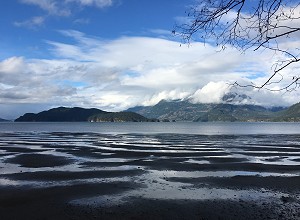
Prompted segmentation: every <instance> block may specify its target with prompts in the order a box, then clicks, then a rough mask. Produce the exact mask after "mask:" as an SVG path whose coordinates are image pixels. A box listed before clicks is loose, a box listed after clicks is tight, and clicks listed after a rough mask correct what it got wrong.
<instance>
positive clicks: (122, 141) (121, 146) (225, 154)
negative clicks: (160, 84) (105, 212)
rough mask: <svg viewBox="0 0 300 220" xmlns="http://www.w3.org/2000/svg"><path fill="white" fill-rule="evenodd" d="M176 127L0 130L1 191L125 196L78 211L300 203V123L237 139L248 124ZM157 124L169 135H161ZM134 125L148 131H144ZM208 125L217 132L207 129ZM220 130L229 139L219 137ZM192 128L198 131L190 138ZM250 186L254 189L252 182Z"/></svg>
mask: <svg viewBox="0 0 300 220" xmlns="http://www.w3.org/2000/svg"><path fill="white" fill-rule="evenodd" d="M146 124H147V125H148V124H149V125H150V128H149V129H150V131H149V132H146V131H145V128H144V130H143V129H142V127H143V126H146ZM175 124H176V123H173V124H172V123H170V124H169V123H168V125H165V124H162V123H144V124H138V123H133V128H131V130H130V129H129V130H126V129H125V130H124V131H123V130H122V128H124V126H125V127H126V126H128V124H114V125H108V127H106V130H105V132H100V131H99V130H98V129H100V130H101V129H103V127H102V126H103V125H102V124H99V125H98V124H97V125H94V124H93V125H92V126H90V124H88V123H82V124H80V123H79V124H76V123H75V124H73V126H70V124H67V125H65V126H63V124H59V123H54V124H52V123H50V124H47V123H45V124H43V123H33V124H27V123H26V124H21V123H17V124H16V127H13V126H14V125H13V123H8V124H6V125H5V124H1V126H2V128H1V129H0V130H1V132H0V187H17V188H18V187H19V188H22V187H29V188H33V189H37V188H45V189H46V188H50V187H56V186H68V187H72V186H76V185H78V184H86V185H87V187H89V184H96V185H97V184H103V183H105V184H108V185H110V184H111V186H112V187H116V185H117V187H119V191H121V192H119V191H118V193H114V194H109V195H106V194H97V193H95V195H92V196H91V195H86V196H83V198H82V196H81V197H80V198H73V199H72V203H74V204H94V205H95V204H96V205H97V204H98V205H99V204H100V205H103V206H107V205H116V204H118V203H122V202H128V201H129V200H130V199H131V198H145V199H159V200H169V199H175V200H176V199H177V200H215V199H219V200H228V199H230V200H245V201H246V200H251V201H259V202H262V201H264V202H266V201H275V202H277V203H278V204H279V203H280V202H281V198H282V197H285V196H290V197H292V198H293V201H295V204H298V205H299V204H300V188H299V187H297V185H296V187H295V186H294V185H293V182H294V181H295V180H296V181H298V182H299V178H300V132H299V131H300V129H299V124H296V123H295V124H291V125H290V124H288V125H286V124H281V126H287V127H280V128H277V129H274V126H275V127H276V126H279V124H275V125H273V124H255V123H250V124H249V125H245V126H244V127H243V129H239V132H237V134H236V133H234V132H235V130H236V129H238V127H240V126H242V125H241V124H235V123H233V124H229V123H228V124H227V123H225V124H216V125H199V124H195V123H189V124H185V126H189V125H191V126H192V128H187V127H185V128H184V129H183V128H182V126H183V124H179V125H178V126H179V128H178V129H177V130H178V133H175V130H174V128H173V130H165V127H164V126H176V125H175ZM38 125H41V126H40V131H37V128H38V127H37V126H38ZM74 125H78V126H79V125H83V127H76V126H74ZM152 125H154V126H153V127H151V126H152ZM158 125H162V126H163V127H164V128H160V129H161V130H159V129H156V130H155V129H154V127H155V126H156V127H157V126H158ZM231 125H232V126H233V127H230V126H231ZM5 126H8V127H7V129H6V130H5V129H4V127H5ZM94 126H99V127H97V128H96V127H94ZM110 126H115V127H117V126H120V127H119V128H118V129H120V130H122V131H123V132H120V131H119V130H118V129H112V130H109V129H108V128H109V127H110ZM134 126H137V127H139V126H141V129H139V132H137V131H136V129H137V127H134ZM194 126H199V128H198V129H199V130H196V131H195V130H194V128H195V127H194ZM207 126H211V129H210V130H209V129H208V130H201V129H204V128H205V129H206V128H207ZM214 126H216V127H214ZM249 126H250V127H249ZM254 126H256V127H257V130H256V131H255V132H254ZM268 126H269V128H268V129H267V127H268ZM289 126H290V127H289ZM104 127H105V126H104ZM212 127H214V129H212ZM220 127H222V129H220V130H222V131H223V132H222V134H219V133H218V132H217V130H218V129H219V128H220ZM57 128H59V129H58V130H56V129H57ZM62 128H63V129H62ZM217 128H218V129H217ZM225 128H227V130H226V129H225ZM249 128H250V130H249V133H248V134H245V132H246V131H247V129H249ZM271 128H272V129H271ZM93 129H94V130H93ZM191 129H192V130H193V131H194V132H191V133H186V132H188V131H191ZM288 129H290V130H288ZM4 130H5V131H4ZM200 130H201V132H199V131H200ZM212 130H213V131H212ZM130 131H131V132H130ZM162 131H163V132H162ZM169 131H170V132H169ZM182 131H183V132H182ZM271 131H272V132H271ZM274 131H276V132H275V133H274ZM279 131H284V132H281V133H280V132H279ZM197 132H199V133H200V134H198V133H197ZM277 132H279V133H277ZM195 133H196V134H195ZM216 133H217V135H216ZM276 178H277V179H276ZM248 179H249V181H250V182H249V183H248V182H247V181H245V180H248ZM277 180H280V181H278V183H277ZM251 181H252V182H251ZM124 184H125V185H124ZM126 184H127V185H126ZM0 189H1V188H0ZM107 201H109V202H107ZM295 207H296V206H295ZM297 207H298V206H297Z"/></svg>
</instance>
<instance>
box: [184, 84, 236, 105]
mask: <svg viewBox="0 0 300 220" xmlns="http://www.w3.org/2000/svg"><path fill="white" fill-rule="evenodd" d="M230 88H231V86H230V85H229V84H228V83H226V82H222V81H221V82H209V83H208V84H206V85H205V86H203V87H202V88H201V89H198V90H197V91H196V92H195V93H194V94H193V95H192V96H191V97H190V98H191V100H192V102H193V103H220V102H222V97H223V96H224V95H225V94H226V93H228V92H229V91H230Z"/></svg>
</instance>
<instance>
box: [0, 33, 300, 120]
mask: <svg viewBox="0 0 300 220" xmlns="http://www.w3.org/2000/svg"><path fill="white" fill-rule="evenodd" d="M60 33H62V34H64V35H65V36H67V37H71V38H73V40H75V41H76V43H75V44H66V43H63V42H54V41H48V43H49V45H51V46H52V52H53V54H54V55H55V58H53V59H26V58H22V57H11V58H8V59H6V60H2V61H0V81H1V83H0V94H1V95H0V103H6V104H10V105H11V106H12V105H15V106H18V105H19V104H21V103H27V104H29V103H32V104H34V105H36V106H37V107H38V109H40V106H57V105H66V106H83V107H98V108H101V109H104V110H110V111H119V110H124V109H126V108H128V107H132V106H135V105H153V104H156V103H157V102H159V101H160V100H161V99H184V98H188V97H191V98H193V100H194V102H219V101H220V99H221V98H222V96H223V95H224V94H225V93H226V92H228V91H229V86H228V84H227V82H231V83H232V82H234V81H238V82H240V83H241V84H249V83H250V80H249V78H251V80H252V81H253V82H255V83H262V82H264V81H265V80H266V78H267V77H268V76H269V74H270V73H271V70H270V69H269V68H268V66H270V63H272V62H273V61H274V60H275V59H276V58H274V57H272V56H270V54H271V53H262V54H260V53H258V54H256V56H253V54H251V53H249V54H247V55H246V54H240V53H239V52H237V51H236V50H233V49H230V48H229V49H228V50H226V51H224V52H216V50H217V48H215V47H212V46H209V45H206V46H205V47H204V45H203V44H201V43H194V44H193V45H192V46H191V47H186V46H182V47H180V46H179V43H178V42H175V41H170V40H166V39H159V38H149V37H121V38H118V39H115V40H101V39H98V38H94V37H88V36H86V35H84V34H83V33H81V32H78V31H70V30H68V31H60ZM298 67H299V66H298ZM291 70H292V69H287V70H286V71H287V73H288V72H289V71H291ZM257 73H261V74H257ZM253 74H254V75H255V76H254V77H253ZM272 86H274V87H275V86H278V84H274V85H272ZM240 90H241V91H240V93H245V94H247V95H249V96H250V97H252V98H253V100H254V101H255V103H257V104H263V105H283V104H284V105H288V104H292V103H295V102H297V101H298V97H299V95H300V94H299V92H295V93H288V94H282V93H279V94H278V93H271V92H268V91H263V90H261V91H257V90H254V89H252V88H240ZM3 109H4V108H3ZM3 111H4V110H1V109H0V117H1V116H2V114H3V113H4V112H3ZM16 116H17V115H16Z"/></svg>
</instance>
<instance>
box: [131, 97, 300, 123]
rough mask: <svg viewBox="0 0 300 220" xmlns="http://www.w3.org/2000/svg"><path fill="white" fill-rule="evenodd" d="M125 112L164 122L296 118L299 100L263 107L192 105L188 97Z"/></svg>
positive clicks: (298, 113) (299, 116) (299, 105)
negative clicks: (283, 104) (288, 104)
mask: <svg viewBox="0 0 300 220" xmlns="http://www.w3.org/2000/svg"><path fill="white" fill-rule="evenodd" d="M127 111H130V112H136V113H138V114H140V115H143V116H145V117H148V118H157V119H159V120H165V121H166V120H169V121H194V122H214V121H230V122H234V121H242V122H255V121H274V122H276V121H278V122H280V121H300V103H298V104H295V105H293V106H291V107H289V108H284V107H272V108H267V107H263V106H259V105H252V104H239V105H237V104H229V103H219V104H215V103H207V104H205V103H204V104H203V103H196V104H195V103H191V102H190V101H189V100H183V101H181V100H175V101H167V100H161V101H160V102H159V103H157V104H156V105H154V106H137V107H133V108H129V109H128V110H127Z"/></svg>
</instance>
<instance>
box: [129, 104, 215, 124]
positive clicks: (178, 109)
mask: <svg viewBox="0 0 300 220" xmlns="http://www.w3.org/2000/svg"><path fill="white" fill-rule="evenodd" d="M214 106H215V104H192V103H190V102H189V101H188V100H184V101H180V100H175V101H167V100H161V101H160V102H159V103H157V104H156V105H154V106H145V107H143V106H137V107H134V108H129V109H128V110H126V111H131V112H136V113H138V114H140V115H143V116H145V117H147V118H157V119H159V120H171V121H174V120H175V121H194V120H196V119H198V118H199V116H201V115H203V114H205V113H206V112H207V111H209V110H210V109H212V108H213V107H214Z"/></svg>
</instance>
